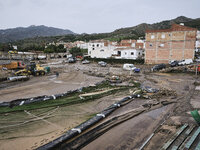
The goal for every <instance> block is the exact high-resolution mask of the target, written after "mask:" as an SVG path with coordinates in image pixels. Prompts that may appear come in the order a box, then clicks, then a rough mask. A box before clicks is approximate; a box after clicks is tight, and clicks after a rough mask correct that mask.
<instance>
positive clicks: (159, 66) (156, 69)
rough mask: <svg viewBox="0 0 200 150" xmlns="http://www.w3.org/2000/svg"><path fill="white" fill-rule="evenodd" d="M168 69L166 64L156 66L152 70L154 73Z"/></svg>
mask: <svg viewBox="0 0 200 150" xmlns="http://www.w3.org/2000/svg"><path fill="white" fill-rule="evenodd" d="M164 68H166V65H165V64H158V65H155V66H153V67H152V68H151V70H152V71H159V70H162V69H164Z"/></svg>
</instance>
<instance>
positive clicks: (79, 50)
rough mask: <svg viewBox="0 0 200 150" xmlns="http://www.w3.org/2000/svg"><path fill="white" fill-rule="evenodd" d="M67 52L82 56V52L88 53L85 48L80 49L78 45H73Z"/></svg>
mask: <svg viewBox="0 0 200 150" xmlns="http://www.w3.org/2000/svg"><path fill="white" fill-rule="evenodd" d="M69 52H70V53H71V54H72V56H74V57H76V56H83V55H84V54H87V53H88V50H87V49H81V48H79V47H73V48H71V49H70V50H69Z"/></svg>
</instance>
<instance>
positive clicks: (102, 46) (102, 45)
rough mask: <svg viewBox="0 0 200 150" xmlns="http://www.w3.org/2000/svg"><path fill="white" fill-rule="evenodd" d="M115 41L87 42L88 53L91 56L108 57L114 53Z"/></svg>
mask: <svg viewBox="0 0 200 150" xmlns="http://www.w3.org/2000/svg"><path fill="white" fill-rule="evenodd" d="M115 44H117V43H116V42H109V41H106V40H95V41H90V42H89V43H88V55H89V56H90V57H91V58H110V57H111V56H112V54H113V53H114V49H115Z"/></svg>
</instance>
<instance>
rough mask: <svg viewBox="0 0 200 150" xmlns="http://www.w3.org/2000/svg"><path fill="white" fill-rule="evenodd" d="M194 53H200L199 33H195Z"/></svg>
mask: <svg viewBox="0 0 200 150" xmlns="http://www.w3.org/2000/svg"><path fill="white" fill-rule="evenodd" d="M196 38H197V40H196V46H195V47H196V52H198V51H200V31H197V37H196Z"/></svg>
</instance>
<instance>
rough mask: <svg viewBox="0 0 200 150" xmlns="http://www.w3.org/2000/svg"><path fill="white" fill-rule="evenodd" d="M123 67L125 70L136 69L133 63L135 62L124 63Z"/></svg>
mask: <svg viewBox="0 0 200 150" xmlns="http://www.w3.org/2000/svg"><path fill="white" fill-rule="evenodd" d="M123 69H124V70H129V71H130V70H134V69H136V67H135V66H134V65H133V64H124V65H123Z"/></svg>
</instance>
